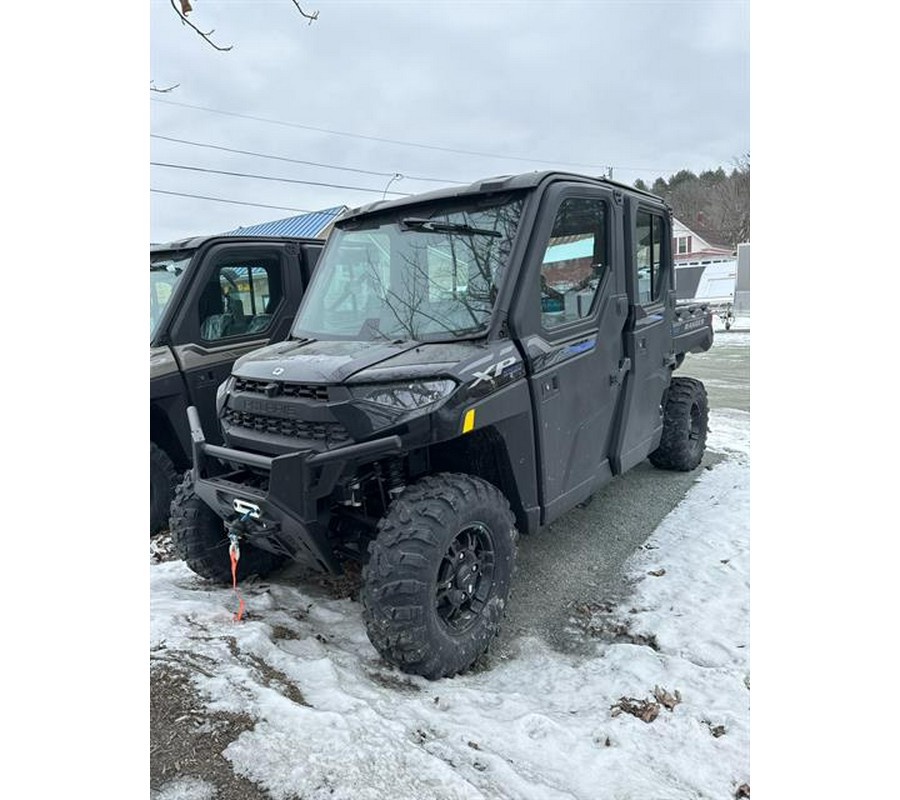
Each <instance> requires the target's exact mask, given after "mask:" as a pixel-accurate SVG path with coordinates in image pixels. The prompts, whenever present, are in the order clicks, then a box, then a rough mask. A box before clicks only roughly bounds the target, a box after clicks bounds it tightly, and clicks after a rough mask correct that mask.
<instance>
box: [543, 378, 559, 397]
mask: <svg viewBox="0 0 900 800" xmlns="http://www.w3.org/2000/svg"><path fill="white" fill-rule="evenodd" d="M556 394H559V376H558V375H546V376H545V377H543V378H541V400H548V399H549V398H551V397H553V396H554V395H556Z"/></svg>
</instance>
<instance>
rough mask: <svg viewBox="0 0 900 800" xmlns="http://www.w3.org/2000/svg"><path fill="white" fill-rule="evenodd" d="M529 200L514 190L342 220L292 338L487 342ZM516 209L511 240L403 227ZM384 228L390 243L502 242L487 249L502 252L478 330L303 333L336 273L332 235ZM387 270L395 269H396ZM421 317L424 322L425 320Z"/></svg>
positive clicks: (309, 289) (338, 240)
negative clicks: (414, 238) (412, 237)
mask: <svg viewBox="0 0 900 800" xmlns="http://www.w3.org/2000/svg"><path fill="white" fill-rule="evenodd" d="M529 194H530V193H529V192H528V191H523V190H514V191H507V192H503V193H497V194H482V195H469V196H465V197H451V198H445V199H441V200H430V201H428V202H424V203H422V204H404V205H403V206H402V207H397V208H392V209H379V210H377V211H373V212H371V213H369V214H365V215H360V216H357V217H352V218H351V219H348V220H345V221H343V222H340V221H339V222H338V223H337V224H336V225H335V230H334V232H333V234H332V236H330V237H329V240H328V242H327V244H326V246H325V249H324V250H323V252H322V255H321V257H320V259H319V263H318V264H317V265H316V270H315V273H314V275H313V278H312V280H311V281H310V284H309V286H308V287H307V289H306V292H305V293H304V296H303V300H302V302H301V304H300V307H299V308H298V310H297V314H296V315H295V317H294V322H293V325H292V327H291V334H290V336H291V338H292V339H316V340H320V341H321V340H327V341H359V340H366V341H376V342H377V341H381V340H382V339H383V341H385V342H386V343H387V342H397V341H403V342H419V341H421V342H456V341H467V340H474V339H484V338H485V337H487V336H490V335H491V333H492V332H493V330H494V329H495V328H496V323H497V317H498V311H499V309H500V306H501V301H502V298H503V297H504V295H505V294H506V292H505V291H504V287H505V285H506V284H507V283H508V281H509V278H510V275H511V273H512V271H513V265H514V263H515V253H516V251H517V249H518V242H519V241H520V239H521V234H522V231H523V229H524V227H525V226H523V221H524V219H525V215H526V213H527V211H528V207H529V202H528V200H529ZM516 203H518V204H519V209H518V214H517V218H516V222H515V228H514V230H513V231H512V234H511V235H510V236H506V234H503V233H498V234H497V236H496V237H495V236H493V235H489V234H488V233H487V232H486V231H478V230H476V231H475V232H474V233H467V232H454V231H452V230H428V229H427V227H426V229H425V230H424V231H423V230H421V227H422V226H420V225H415V224H413V225H407V224H405V222H406V221H412V220H417V221H418V220H422V219H434V220H435V222H438V223H439V222H440V221H442V220H445V219H446V218H447V217H449V216H452V215H454V214H460V213H462V212H480V211H490V210H491V209H493V208H498V207H502V206H505V205H512V204H516ZM383 228H389V229H393V230H392V231H389V232H388V234H389V235H391V236H394V237H396V236H397V235H405V234H406V233H415V234H418V235H420V236H422V235H424V236H425V237H430V236H434V237H436V238H437V239H439V240H447V239H446V238H445V237H451V236H452V237H460V238H472V239H480V238H483V237H484V238H488V237H489V238H490V240H491V242H493V241H494V239H495V238H500V239H502V243H496V244H492V245H491V247H494V246H496V247H498V248H502V252H501V254H499V255H498V256H497V258H498V259H499V260H498V262H497V264H496V271H495V272H494V274H493V275H492V283H491V285H490V289H489V291H490V292H491V294H492V296H493V298H492V301H491V304H490V308H489V310H488V311H487V313H486V314H485V316H484V319H483V320H482V321H481V322H480V323H478V324H477V325H475V326H473V327H472V328H471V329H469V328H466V329H459V330H457V331H451V330H449V329H448V330H446V331H441V332H437V331H431V332H427V333H423V332H422V331H421V330H416V331H411V333H415V334H416V338H412V336H411V335H410V333H407V332H403V333H402V334H401V335H399V336H391V335H387V334H383V335H382V336H377V335H375V336H372V335H370V336H363V335H362V334H363V331H364V330H365V323H363V325H362V326H361V328H360V330H359V331H358V332H357V333H346V334H344V333H336V332H326V331H316V330H312V329H307V328H303V327H301V320H303V317H304V315H305V314H306V313H307V309H308V306H309V305H310V304H311V303H313V302H314V298H316V299H318V298H317V297H316V296H317V295H321V294H322V292H324V291H327V287H326V286H325V284H324V282H325V281H327V280H329V278H331V279H333V275H331V274H328V275H327V274H326V272H328V273H331V272H333V270H334V269H337V268H338V264H334V265H333V266H332V264H331V261H330V259H331V257H332V256H331V254H333V253H335V251H336V250H337V249H338V248H340V247H341V244H342V240H343V235H341V236H335V235H334V234H336V233H338V232H341V234H351V233H357V232H359V233H366V232H374V231H378V230H379V229H383ZM323 267H324V269H323ZM390 268H391V269H393V268H394V267H390ZM426 268H427V267H426ZM429 277H430V276H429ZM429 285H430V284H429ZM470 313H471V311H470ZM423 316H425V317H427V315H423ZM389 333H390V332H389ZM370 337H371V338H370Z"/></svg>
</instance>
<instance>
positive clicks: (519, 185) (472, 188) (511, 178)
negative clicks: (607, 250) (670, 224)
mask: <svg viewBox="0 0 900 800" xmlns="http://www.w3.org/2000/svg"><path fill="white" fill-rule="evenodd" d="M550 180H554V181H556V180H566V181H572V182H575V183H586V184H593V185H596V186H613V187H615V188H616V189H621V190H622V191H623V192H628V193H629V194H634V195H639V196H641V197H648V198H651V199H653V200H655V201H657V202H659V203H662V204H663V205H665V204H666V203H665V200H663V199H662V198H661V197H659V196H658V195H655V194H653V193H652V192H647V191H644V190H643V189H635V188H634V187H633V186H629V185H628V184H626V183H620V182H619V181H614V180H612V179H610V178H605V177H603V176H598V175H579V174H577V173H574V172H562V171H559V170H544V171H541V172H524V173H521V174H519V175H498V176H496V177H493V178H483V179H481V180H478V181H475V182H473V183H470V184H469V185H468V186H452V187H449V188H446V189H435V190H434V191H432V192H423V193H422V194H414V195H409V196H408V197H401V198H399V199H397V200H378V201H375V202H374V203H367V204H366V205H363V206H359V207H357V208H354V209H351V210H350V211H348V212H347V213H346V214H345V215H344V216H343V217H342V218H341V220H339V222H338V223H337V224H338V225H340V224H341V223H343V222H346V221H347V220H352V219H354V218H355V217H358V216H362V215H363V214H370V213H372V212H376V211H390V210H392V209H395V208H403V207H404V206H410V205H418V204H419V203H428V202H432V201H435V200H452V199H455V198H461V197H466V196H470V195H479V194H494V193H497V192H509V191H514V190H516V189H533V188H535V187H536V186H538V185H539V184H540V183H542V182H544V181H550Z"/></svg>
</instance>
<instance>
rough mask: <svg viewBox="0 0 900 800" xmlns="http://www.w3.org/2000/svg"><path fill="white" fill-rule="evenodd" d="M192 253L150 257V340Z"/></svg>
mask: <svg viewBox="0 0 900 800" xmlns="http://www.w3.org/2000/svg"><path fill="white" fill-rule="evenodd" d="M193 255H194V254H193V252H189V253H186V254H184V253H179V254H178V255H177V256H176V255H173V254H161V255H158V256H153V255H151V256H150V338H151V339H152V338H153V334H154V333H155V332H156V326H157V325H159V321H160V319H161V318H162V315H163V311H165V309H166V305H168V303H169V300H170V298H171V297H172V294H173V292H174V291H175V285H176V284H177V283H178V280H179V278H180V277H181V273H182V272H184V270H185V269H187V265H188V264H189V263H190V261H191V258H192V257H193Z"/></svg>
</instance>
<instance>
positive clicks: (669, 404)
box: [650, 378, 709, 472]
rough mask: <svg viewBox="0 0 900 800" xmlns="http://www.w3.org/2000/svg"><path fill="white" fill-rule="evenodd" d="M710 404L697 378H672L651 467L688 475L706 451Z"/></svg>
mask: <svg viewBox="0 0 900 800" xmlns="http://www.w3.org/2000/svg"><path fill="white" fill-rule="evenodd" d="M708 424H709V403H708V401H707V398H706V387H705V386H704V385H703V383H702V382H700V381H698V380H696V379H695V378H672V383H671V384H670V385H669V390H668V392H667V393H666V400H665V409H664V418H663V432H662V438H661V439H660V442H659V447H657V448H656V450H654V451H653V452H652V453H651V454H650V463H651V464H653V466H654V467H659V468H660V469H671V470H678V471H680V472H689V471H690V470H692V469H696V468H697V466H699V464H700V461H701V460H702V458H703V453H704V452H705V450H706V433H707V428H708Z"/></svg>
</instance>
